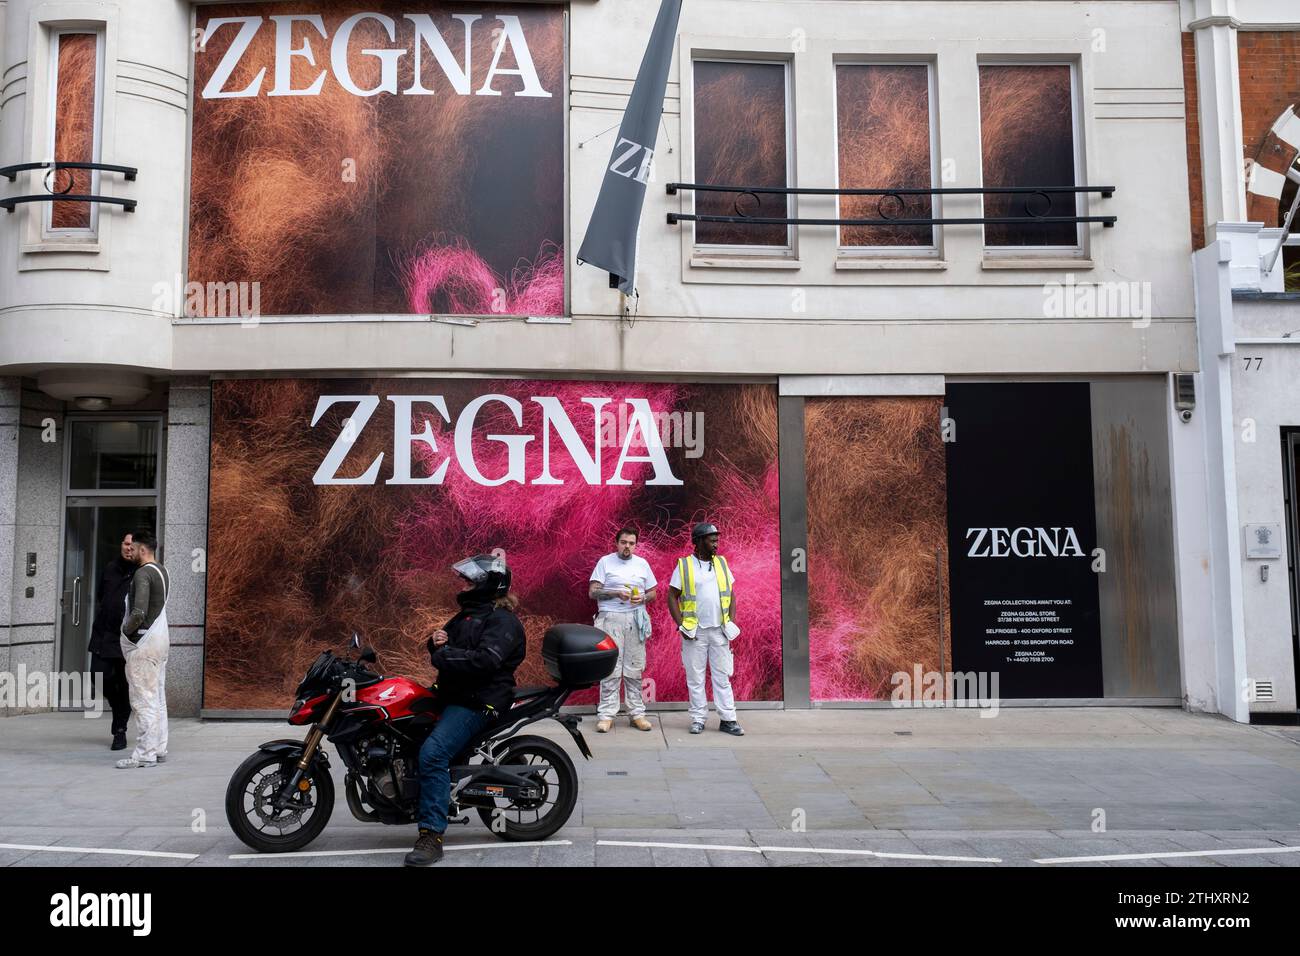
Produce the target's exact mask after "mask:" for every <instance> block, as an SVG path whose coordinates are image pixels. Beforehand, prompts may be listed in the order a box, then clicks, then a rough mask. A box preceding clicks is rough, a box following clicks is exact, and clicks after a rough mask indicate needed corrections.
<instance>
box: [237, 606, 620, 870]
mask: <svg viewBox="0 0 1300 956" xmlns="http://www.w3.org/2000/svg"><path fill="white" fill-rule="evenodd" d="M351 647H352V649H353V650H357V649H359V648H360V641H359V640H358V639H357V637H356V635H353V638H352V643H351ZM617 659H618V647H617V645H615V643H614V640H613V638H611V637H610V636H609V635H607V634H605V633H604V632H603V631H600V630H598V629H597V628H594V627H588V626H586V625H583V624H559V625H556V626H555V627H552V628H551V629H550V630H548V631H547V632H546V634H545V635H544V637H543V639H542V660H543V662H544V663H545V665H546V670H547V673H549V674H550V676H551V677H552V678H553V679H554V680H555V681H556V686H553V687H551V686H542V687H518V688H516V689H515V694H514V703H513V704H512V706H511V708H510V710H509V711H507V712H506V713H505V714H503V715H502V716H501V717H500V718H499V719H498V720H496V721H494V722H493V723H491V724H489V725H488V726H487V727H486V728H484V730H483V731H481V732H480V733H479V734H478V735H477V736H476V737H474V739H472V740H471V741H470V742H469V743H468V744H467V745H466V746H465V749H464V750H462V751H461V753H460V754H459V755H458V756H457V758H456V760H455V761H454V764H453V766H452V767H451V805H450V807H449V808H448V819H449V820H450V821H451V822H454V823H468V822H469V818H468V816H467V811H469V810H470V809H473V810H475V811H476V812H477V813H478V816H479V818H480V819H481V820H482V821H483V822H484V823H485V824H486V825H487V826H488V827H489V829H491V830H492V832H493V833H495V834H496V835H497V836H498V837H500V838H501V839H504V840H543V839H545V838H547V837H549V836H551V835H552V834H553V833H555V832H556V831H557V830H559V829H560V827H562V826H564V824H565V822H566V821H567V820H568V819H569V815H570V814H571V813H572V812H573V808H574V806H575V804H576V803H577V800H578V774H577V770H576V769H575V768H574V766H573V761H572V760H570V759H569V755H568V754H567V753H566V752H565V751H564V748H563V747H560V746H559V745H558V744H556V743H553V742H552V741H550V740H548V739H546V738H545V737H538V736H522V737H521V736H517V734H518V733H519V731H520V729H522V728H523V727H526V726H528V725H529V724H532V723H536V722H537V721H539V720H545V719H547V718H553V719H554V720H556V721H558V722H559V723H560V725H561V726H563V727H564V728H565V729H566V730H567V731H568V732H569V733H570V734H571V735H572V736H573V740H574V742H575V743H576V744H577V745H578V751H579V752H580V753H581V754H582V756H583V757H584V758H586V759H588V760H590V759H591V750H590V748H588V746H587V742H586V740H584V739H583V737H582V733H581V732H580V731H579V730H578V723H579V722H580V721H581V719H582V718H580V717H578V716H576V715H574V714H561V713H560V708H561V707H563V706H564V702H565V701H566V700H568V698H569V696H570V695H571V694H572V693H573V692H574V691H577V690H582V689H585V688H588V687H592V686H593V685H595V684H597V683H599V682H600V681H601V679H603V678H605V677H607V676H608V675H609V674H610V672H611V671H613V669H614V665H615V663H616V661H617ZM376 660H377V655H376V654H375V651H374V649H373V648H370V647H367V648H366V649H365V650H364V651H361V653H360V654H359V655H358V656H357V658H356V659H355V660H352V659H350V658H343V657H339V656H337V655H335V654H333V653H331V652H330V651H325V652H323V653H322V654H321V655H320V656H319V657H318V658H316V660H315V661H314V662H313V663H312V665H311V667H310V668H308V670H307V674H306V676H305V677H303V679H302V682H301V683H300V684H299V685H298V690H297V692H296V693H295V695H294V696H295V697H296V698H297V700H296V701H295V702H294V705H293V709H292V710H291V711H290V713H289V723H291V724H294V725H295V726H302V725H306V724H312V728H311V731H310V732H309V733H308V734H307V738H306V740H292V739H289V740H272V741H269V742H267V743H264V744H262V745H261V746H260V747H259V748H258V749H257V752H256V753H255V754H253V755H252V756H251V757H249V758H248V759H247V760H245V761H244V762H243V763H242V764H240V765H239V768H238V769H237V770H236V771H235V773H234V776H232V777H231V778H230V784H229V786H228V787H227V788H226V819H227V820H228V821H229V822H230V827H231V829H233V830H234V831H235V835H236V836H237V837H239V839H240V840H242V841H243V842H244V843H246V844H247V845H248V846H250V847H252V848H253V849H254V850H257V851H259V852H263V853H283V852H286V851H289V850H299V849H302V848H303V847H305V846H306V845H307V844H308V843H310V842H311V841H312V840H314V839H316V837H317V836H319V835H320V833H321V831H322V830H324V829H325V825H326V824H327V823H329V819H330V814H331V813H332V812H333V810H334V780H333V778H332V777H331V776H330V762H329V756H328V754H327V753H326V751H325V749H324V747H323V746H322V741H324V740H328V741H329V742H330V743H332V744H334V746H335V749H336V750H337V751H338V755H339V758H340V759H341V760H342V761H343V765H344V767H345V768H346V769H345V773H344V778H343V780H344V782H343V792H344V797H345V799H346V800H347V804H348V809H349V810H350V811H352V815H353V816H354V817H356V818H357V819H358V820H361V821H363V822H366V823H387V824H393V825H408V824H413V823H415V822H416V814H417V809H418V803H419V796H420V780H419V754H420V745H421V744H422V743H424V739H425V738H426V737H427V736H428V735H429V731H431V730H432V729H433V727H434V725H435V724H436V723H437V722H438V699H437V696H436V694H435V693H434V692H433V691H430V690H429V689H427V688H425V687H422V686H421V685H420V684H418V683H417V682H416V681H413V680H411V679H410V678H408V677H385V676H382V675H380V674H378V673H376V672H375V671H373V670H371V669H370V667H369V666H368V665H371V664H374V663H375V661H376Z"/></svg>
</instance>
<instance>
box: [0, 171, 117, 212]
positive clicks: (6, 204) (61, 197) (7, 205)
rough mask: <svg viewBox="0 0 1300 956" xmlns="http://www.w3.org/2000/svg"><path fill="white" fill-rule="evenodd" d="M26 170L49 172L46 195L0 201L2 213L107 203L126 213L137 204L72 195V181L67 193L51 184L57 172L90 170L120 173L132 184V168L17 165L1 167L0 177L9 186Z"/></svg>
mask: <svg viewBox="0 0 1300 956" xmlns="http://www.w3.org/2000/svg"><path fill="white" fill-rule="evenodd" d="M29 169H44V170H48V172H46V174H45V189H46V190H47V191H46V192H44V193H36V194H35V195H31V196H4V197H0V209H4V210H5V212H13V211H14V207H15V206H17V205H18V204H19V203H25V202H96V203H110V204H112V205H114V206H121V207H122V208H123V209H125V210H126V211H127V212H135V206H136V201H135V200H134V199H122V198H120V197H117V196H92V195H89V194H86V193H74V192H72V191H71V190H72V186H73V180H72V178H71V177H70V178H69V180H68V187H67V189H63V190H58V189H55V188H54V187H53V186H52V185H51V183H50V176H51V175H52V174H53V173H55V172H57V171H58V170H60V169H89V170H94V171H96V172H101V173H121V174H122V177H123V178H124V179H126V180H127V181H128V182H132V181H134V180H135V177H136V173H137V172H139V170H137V169H136V168H135V167H134V166H116V165H114V164H112V163H63V162H39V163H16V164H14V165H13V166H0V176H4V177H5V178H6V179H8V180H9V181H10V182H11V183H12V182H15V181H16V180H17V179H18V174H19V173H21V172H24V171H26V170H29Z"/></svg>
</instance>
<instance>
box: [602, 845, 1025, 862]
mask: <svg viewBox="0 0 1300 956" xmlns="http://www.w3.org/2000/svg"><path fill="white" fill-rule="evenodd" d="M596 845H597V846H639V847H649V848H653V849H660V850H729V851H731V852H735V853H822V854H826V855H829V856H874V857H880V858H881V859H887V860H939V861H943V862H951V863H1001V862H1002V860H1001V859H999V858H998V857H995V856H932V855H930V854H928V853H886V852H883V851H880V850H837V849H834V848H831V847H815V846H730V845H727V844H724V843H643V842H638V841H633V840H597V841H596Z"/></svg>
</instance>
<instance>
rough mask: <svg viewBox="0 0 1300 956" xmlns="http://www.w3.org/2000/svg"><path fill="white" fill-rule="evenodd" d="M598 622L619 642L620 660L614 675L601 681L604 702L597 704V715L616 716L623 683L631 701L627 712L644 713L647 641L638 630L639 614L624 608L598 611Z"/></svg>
mask: <svg viewBox="0 0 1300 956" xmlns="http://www.w3.org/2000/svg"><path fill="white" fill-rule="evenodd" d="M596 626H597V627H598V628H600V629H601V630H602V631H604V632H605V633H606V634H608V635H609V636H610V637H612V638H613V639H614V643H615V644H617V645H618V662H617V663H616V664H615V665H614V669H613V670H612V671H611V672H610V675H609V676H608V677H606V678H605V679H604V680H603V681H601V682H600V704H599V705H597V707H596V717H597V718H598V719H600V720H613V719H614V718H615V717H616V716H618V689H619V686H620V685H622V687H623V697H624V698H625V699H626V701H627V715H628V716H629V717H640V716H642V715H644V714H645V701H644V700H643V699H642V697H641V674H642V672H643V671H644V670H645V641H644V640H642V638H641V635H640V633H639V631H638V630H637V626H636V615H635V614H633V613H631V612H626V613H625V612H623V611H602V612H601V613H600V614H598V615H596Z"/></svg>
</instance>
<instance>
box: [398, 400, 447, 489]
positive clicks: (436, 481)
mask: <svg viewBox="0 0 1300 956" xmlns="http://www.w3.org/2000/svg"><path fill="white" fill-rule="evenodd" d="M388 400H389V401H390V402H392V403H393V477H391V478H389V479H388V480H387V481H386V482H384V484H386V485H440V484H442V479H443V478H445V477H446V475H447V466H448V465H450V464H451V459H450V458H444V459H443V460H442V464H440V465H439V466H438V467H437V468H436V469H435V470H434V472H433V474H431V475H429V476H428V477H426V478H412V477H411V444H412V443H413V442H417V441H422V442H424V443H425V444H426V445H428V446H429V450H430V451H437V450H438V443H437V442H436V441H434V439H433V429H432V428H431V427H430V425H429V422H428V421H425V423H424V428H423V429H421V431H420V434H418V435H413V434H411V406H412V405H414V404H415V403H416V402H423V403H425V404H427V405H432V406H433V407H434V408H436V409H437V410H438V414H440V415H441V416H442V417H443V420H444V421H446V422H447V424H449V425H450V424H451V415H449V414H448V413H447V403H446V402H445V401H443V398H442V396H441V395H389V396H388Z"/></svg>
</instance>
